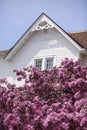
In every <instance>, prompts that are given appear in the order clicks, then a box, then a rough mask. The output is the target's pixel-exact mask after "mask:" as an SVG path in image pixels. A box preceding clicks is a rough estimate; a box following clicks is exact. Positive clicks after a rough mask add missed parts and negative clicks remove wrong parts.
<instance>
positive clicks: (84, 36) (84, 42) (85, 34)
mask: <svg viewBox="0 0 87 130" xmlns="http://www.w3.org/2000/svg"><path fill="white" fill-rule="evenodd" d="M69 35H70V36H71V38H73V39H74V40H75V41H76V42H77V43H78V44H80V45H81V46H82V47H83V48H86V49H87V31H82V32H74V33H69Z"/></svg>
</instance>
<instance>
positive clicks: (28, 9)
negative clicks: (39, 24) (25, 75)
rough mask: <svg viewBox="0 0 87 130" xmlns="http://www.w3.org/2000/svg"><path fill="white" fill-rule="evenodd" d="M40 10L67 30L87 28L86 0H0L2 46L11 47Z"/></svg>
mask: <svg viewBox="0 0 87 130" xmlns="http://www.w3.org/2000/svg"><path fill="white" fill-rule="evenodd" d="M41 13H45V14H47V15H48V16H49V17H50V18H51V19H53V20H54V21H55V22H56V23H57V24H58V25H59V26H61V27H62V28H63V29H64V30H65V31H66V32H79V31H87V16H86V14H87V0H0V50H6V49H10V48H11V47H12V46H13V45H14V44H15V43H16V42H17V40H18V39H19V38H20V37H21V36H22V35H23V34H24V32H25V31H26V30H27V29H28V28H29V27H30V25H31V24H32V23H33V22H34V21H35V20H36V19H37V17H38V16H39V15H40V14H41Z"/></svg>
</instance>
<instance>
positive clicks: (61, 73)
mask: <svg viewBox="0 0 87 130" xmlns="http://www.w3.org/2000/svg"><path fill="white" fill-rule="evenodd" d="M14 71H15V73H16V75H17V79H18V80H19V81H20V82H22V80H23V81H24V83H23V84H24V86H23V87H22V86H19V87H16V85H14V84H10V83H9V82H7V80H6V79H0V130H87V66H85V67H82V66H81V65H80V63H79V61H76V62H74V61H73V60H69V59H65V60H64V61H63V62H62V63H61V66H60V67H59V68H56V67H54V68H53V69H52V70H50V71H48V70H44V71H40V70H37V69H35V68H33V67H27V68H24V69H23V70H20V71H18V70H14ZM4 86H5V87H4Z"/></svg>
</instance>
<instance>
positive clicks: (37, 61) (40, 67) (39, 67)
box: [35, 59, 42, 70]
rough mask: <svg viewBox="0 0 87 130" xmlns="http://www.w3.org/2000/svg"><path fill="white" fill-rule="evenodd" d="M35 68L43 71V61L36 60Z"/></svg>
mask: <svg viewBox="0 0 87 130" xmlns="http://www.w3.org/2000/svg"><path fill="white" fill-rule="evenodd" d="M35 67H36V68H37V69H39V70H41V69H42V59H35Z"/></svg>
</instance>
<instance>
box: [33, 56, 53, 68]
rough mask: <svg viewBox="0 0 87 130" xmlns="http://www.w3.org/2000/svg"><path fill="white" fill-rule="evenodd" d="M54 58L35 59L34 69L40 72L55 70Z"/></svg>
mask: <svg viewBox="0 0 87 130" xmlns="http://www.w3.org/2000/svg"><path fill="white" fill-rule="evenodd" d="M53 62H54V57H48V58H45V57H43V58H40V59H34V67H35V68H37V69H39V70H44V69H46V70H51V69H52V68H53Z"/></svg>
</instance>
